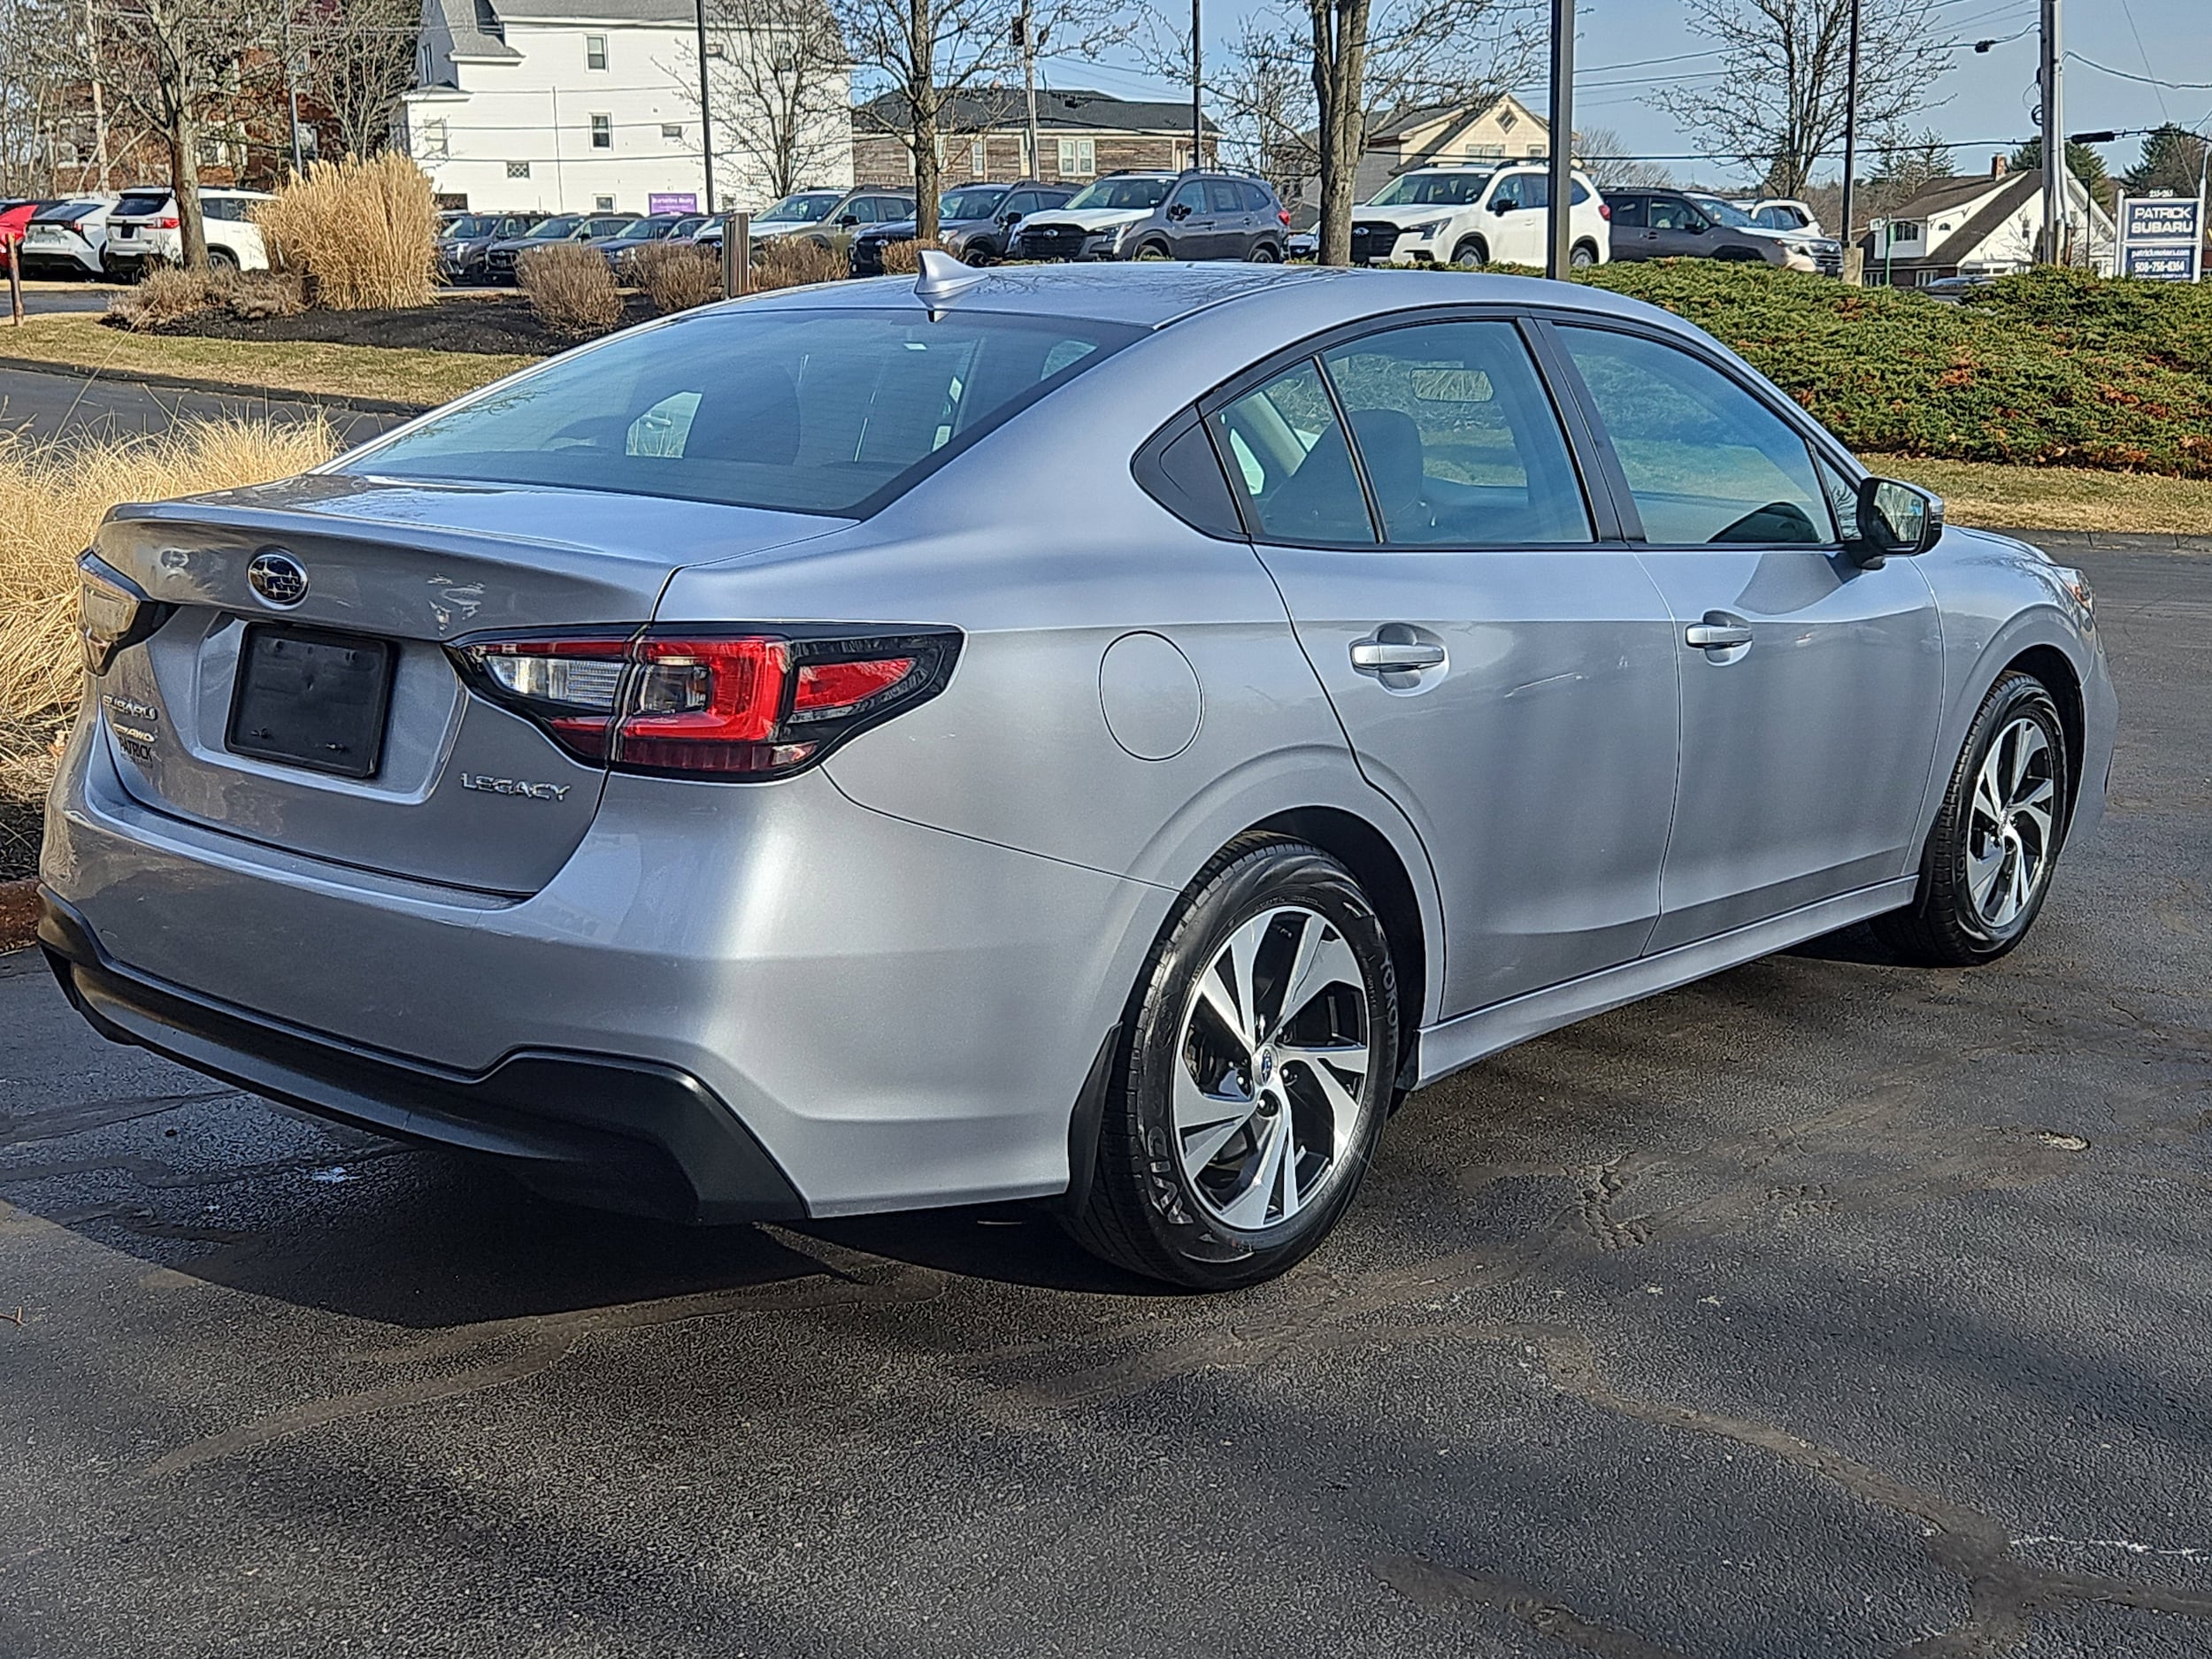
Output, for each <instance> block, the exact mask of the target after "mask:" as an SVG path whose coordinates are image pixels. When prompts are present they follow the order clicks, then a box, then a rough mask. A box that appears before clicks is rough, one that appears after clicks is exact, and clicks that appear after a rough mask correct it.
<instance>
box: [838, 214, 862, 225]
mask: <svg viewBox="0 0 2212 1659" xmlns="http://www.w3.org/2000/svg"><path fill="white" fill-rule="evenodd" d="M837 223H838V226H839V227H840V228H844V227H849V226H853V225H857V224H859V223H860V215H859V214H857V213H840V214H839V215H838V216H837Z"/></svg>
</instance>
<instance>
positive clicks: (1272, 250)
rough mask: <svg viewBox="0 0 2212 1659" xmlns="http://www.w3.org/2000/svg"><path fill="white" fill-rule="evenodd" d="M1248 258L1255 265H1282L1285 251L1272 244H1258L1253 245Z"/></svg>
mask: <svg viewBox="0 0 2212 1659" xmlns="http://www.w3.org/2000/svg"><path fill="white" fill-rule="evenodd" d="M1246 257H1247V258H1248V259H1249V260H1250V261H1251V262H1252V263H1253V264H1254V265H1280V264H1282V262H1283V250H1281V249H1280V248H1278V247H1277V246H1276V245H1275V244H1274V243H1273V242H1254V243H1253V244H1252V251H1251V252H1250V253H1249V254H1248V255H1247V256H1246Z"/></svg>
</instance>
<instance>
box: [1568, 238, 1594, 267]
mask: <svg viewBox="0 0 2212 1659" xmlns="http://www.w3.org/2000/svg"><path fill="white" fill-rule="evenodd" d="M1597 262H1598V250H1596V248H1594V246H1592V245H1591V244H1590V243H1588V242H1577V243H1575V245H1574V247H1573V248H1572V249H1571V250H1569V251H1568V254H1567V264H1568V265H1570V266H1571V267H1572V268H1573V269H1575V270H1577V271H1587V270H1588V269H1590V267H1591V266H1593V265H1595V264H1597Z"/></svg>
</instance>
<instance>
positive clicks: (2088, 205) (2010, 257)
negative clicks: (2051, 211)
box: [1859, 157, 2114, 288]
mask: <svg viewBox="0 0 2212 1659" xmlns="http://www.w3.org/2000/svg"><path fill="white" fill-rule="evenodd" d="M2066 198H2067V199H2066V203H2065V206H2064V210H2063V214H2062V217H2063V219H2064V221H2065V227H2066V229H2065V242H2066V249H2067V256H2068V263H2069V264H2072V265H2087V266H2089V267H2090V268H2091V269H2093V270H2095V271H2098V272H2100V273H2103V274H2104V275H2106V276H2110V275H2111V274H2112V263H2113V246H2114V233H2113V224H2112V215H2111V214H2109V213H2108V212H2106V211H2104V209H2103V208H2102V207H2101V206H2100V205H2099V204H2098V203H2097V201H2096V199H2095V198H2094V197H2093V196H2091V195H2090V194H2089V191H2088V188H2087V187H2086V186H2085V185H2084V184H2083V183H2082V181H2081V180H2079V179H2078V178H2076V177H2075V176H2074V175H2073V173H2070V172H2069V173H2067V175H2066ZM2042 232H2043V174H2042V171H2041V170H2040V169H2037V170H2035V171H2033V172H2023V173H2011V172H2008V170H2007V169H2006V166H2005V163H2004V159H2003V157H1998V158H1997V159H1996V160H1994V161H1993V162H1992V163H1991V164H1990V169H1989V172H1988V173H1986V174H1985V175H1977V176H1969V177H1966V178H1959V179H1939V180H1936V181H1935V182H1934V183H1933V184H1932V185H1930V186H1929V187H1928V188H1926V189H1924V190H1923V191H1922V192H1921V193H1920V194H1919V195H1918V196H1915V197H1914V198H1913V199H1912V200H1911V201H1909V202H1907V203H1906V204H1904V205H1903V206H1901V207H1900V208H1898V209H1897V210H1896V211H1894V212H1893V213H1891V214H1890V215H1889V217H1888V219H1886V220H1882V221H1878V222H1877V224H1876V225H1875V226H1874V227H1873V228H1872V229H1870V230H1869V231H1868V232H1867V233H1866V234H1864V235H1863V236H1862V237H1861V238H1860V239H1859V246H1860V248H1861V249H1863V250H1864V251H1865V254H1866V278H1867V280H1868V281H1870V282H1882V281H1887V282H1890V283H1892V284H1893V285H1894V286H1895V287H1898V288H1917V287H1918V286H1920V285H1921V284H1922V283H1924V282H1933V281H1935V280H1937V279H1938V278H1939V277H1954V276H1980V275H1989V276H2001V275H2003V274H2005V273H2008V272H2012V271H2024V270H2026V269H2027V268H2028V267H2029V266H2030V265H2033V264H2034V263H2035V255H2036V243H2037V242H2038V241H2039V240H2040V238H2041V235H2042Z"/></svg>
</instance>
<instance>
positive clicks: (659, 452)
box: [340, 307, 1142, 516]
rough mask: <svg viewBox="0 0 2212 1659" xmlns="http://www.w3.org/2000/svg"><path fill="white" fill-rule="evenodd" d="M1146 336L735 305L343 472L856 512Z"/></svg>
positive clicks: (601, 350) (657, 332)
mask: <svg viewBox="0 0 2212 1659" xmlns="http://www.w3.org/2000/svg"><path fill="white" fill-rule="evenodd" d="M1141 332H1142V331H1141V329H1137V328H1133V327H1128V326H1120V325H1116V324H1111V323H1101V322H1094V321H1090V320H1087V319H1064V318H1041V317H1030V316H995V315H991V314H988V313H978V314H972V315H969V316H965V317H963V316H960V315H958V314H954V315H951V316H948V317H945V318H943V319H941V320H940V321H937V322H931V321H930V320H929V319H928V318H927V316H926V314H925V313H924V312H922V311H920V310H919V308H918V307H909V308H902V309H901V310H898V311H843V310H839V311H764V310H752V309H748V308H743V307H740V308H736V309H733V310H731V311H711V312H706V313H703V314H701V315H698V316H695V317H689V318H686V319H683V320H682V321H681V322H679V323H674V324H671V325H669V326H664V327H659V328H650V329H642V330H640V331H639V332H637V333H635V334H618V335H617V336H616V337H615V338H614V339H612V340H611V341H610V342H608V343H607V344H605V345H603V346H599V347H596V348H595V349H591V350H589V351H583V352H579V353H577V354H576V355H574V356H573V357H566V358H563V359H561V360H559V361H557V362H555V363H553V364H551V365H548V366H547V367H546V368H544V369H542V370H541V371H539V372H538V373H534V374H531V375H529V376H527V377H526V378H525V379H522V380H518V381H516V382H515V383H514V384H513V385H512V386H510V387H508V388H505V389H504V390H502V391H498V392H495V393H494V394H492V395H491V396H488V397H485V398H482V399H480V400H479V401H478V402H476V403H471V404H468V405H466V406H465V407H463V408H459V409H456V410H454V411H452V412H450V413H449V414H445V415H439V416H434V417H433V418H432V419H429V420H427V421H426V422H425V423H424V424H423V425H421V426H417V427H416V428H414V429H413V430H412V431H410V432H406V433H403V434H398V435H397V436H395V437H393V438H390V439H388V440H386V441H385V442H382V443H380V444H373V445H371V446H370V447H369V448H368V449H364V450H363V451H361V452H360V453H359V454H357V455H356V456H355V457H351V458H350V459H349V461H348V463H347V464H346V465H344V466H343V467H342V469H340V470H342V471H343V472H351V473H356V474H360V475H364V476H371V477H378V478H421V479H453V480H475V481H479V482H483V483H496V484H538V485H546V486H550V487H553V488H563V489H601V490H615V491H620V492H623V493H626V494H630V495H665V496H672V497H675V498H677V499H680V500H685V501H706V502H720V503H726V504H728V505H731V506H739V507H770V508H776V509H780V510H782V511H791V512H814V513H832V514H850V515H855V516H864V515H865V514H867V513H869V512H872V511H875V510H876V509H877V508H878V507H879V506H881V505H882V504H883V503H885V502H887V501H889V500H890V499H891V498H892V497H893V496H895V495H897V494H898V493H899V492H900V491H901V490H903V489H905V488H909V487H910V485H912V484H913V483H915V482H916V481H918V480H919V479H920V478H921V477H922V476H923V475H924V474H926V472H928V471H929V470H930V469H931V468H932V467H933V465H936V464H937V463H938V462H940V461H941V460H942V459H944V458H945V457H947V456H948V455H949V454H951V453H953V452H955V451H956V450H957V449H961V448H963V447H964V445H965V444H966V443H968V442H972V441H973V440H974V439H975V438H977V437H979V436H980V435H981V434H983V433H985V432H987V431H988V430H989V429H990V428H991V427H993V426H997V425H998V424H1000V423H1001V422H1002V421H1004V420H1006V419H1009V418H1010V417H1011V416H1012V415H1014V414H1015V413H1017V412H1018V411H1020V410H1022V409H1024V408H1025V407H1027V406H1028V405H1029V404H1030V403H1033V402H1035V401H1036V400H1037V399H1038V398H1040V397H1041V396H1045V395H1046V394H1047V393H1048V392H1050V391H1051V390H1053V389H1054V388H1057V387H1059V386H1061V385H1064V384H1065V383H1066V381H1068V380H1071V378H1073V377H1074V376H1075V375H1077V374H1079V373H1082V372H1083V371H1084V370H1085V369H1087V368H1088V367H1090V366H1091V365H1093V364H1094V363H1097V362H1099V361H1101V360H1102V359H1103V358H1105V357H1108V356H1110V355H1111V354H1112V353H1113V352H1114V351H1116V350H1118V349H1120V348H1121V347H1122V346H1125V345H1126V344H1127V343H1128V342H1130V341H1132V340H1133V339H1135V338H1136V337H1137V336H1138V335H1139V334H1141Z"/></svg>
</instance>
